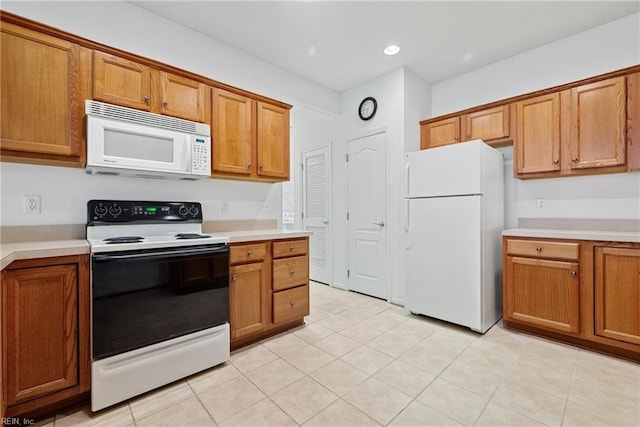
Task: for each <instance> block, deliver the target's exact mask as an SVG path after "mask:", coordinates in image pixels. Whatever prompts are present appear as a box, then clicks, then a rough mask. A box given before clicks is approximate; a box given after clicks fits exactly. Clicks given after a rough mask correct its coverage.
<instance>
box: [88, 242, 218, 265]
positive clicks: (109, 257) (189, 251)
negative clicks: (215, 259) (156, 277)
mask: <svg viewBox="0 0 640 427" xmlns="http://www.w3.org/2000/svg"><path fill="white" fill-rule="evenodd" d="M228 251H229V247H228V246H227V245H224V246H219V247H207V248H182V249H168V250H167V249H164V250H162V251H150V252H127V253H117V252H116V253H109V254H94V255H93V257H92V258H93V261H95V262H113V261H128V260H138V259H145V260H148V259H154V258H163V259H167V258H176V257H182V256H188V255H214V254H219V253H225V252H228Z"/></svg>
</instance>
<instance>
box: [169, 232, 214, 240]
mask: <svg viewBox="0 0 640 427" xmlns="http://www.w3.org/2000/svg"><path fill="white" fill-rule="evenodd" d="M175 237H176V239H178V240H187V239H206V238H208V237H211V236H207V235H206V234H198V233H178V234H176V236H175Z"/></svg>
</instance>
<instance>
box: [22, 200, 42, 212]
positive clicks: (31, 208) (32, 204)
mask: <svg viewBox="0 0 640 427" xmlns="http://www.w3.org/2000/svg"><path fill="white" fill-rule="evenodd" d="M24 212H25V213H29V214H39V213H40V196H24Z"/></svg>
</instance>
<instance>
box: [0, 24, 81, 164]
mask: <svg viewBox="0 0 640 427" xmlns="http://www.w3.org/2000/svg"><path fill="white" fill-rule="evenodd" d="M1 32H2V33H1V34H2V40H1V46H2V49H1V60H0V66H1V89H0V90H1V92H2V96H1V97H0V98H1V104H2V107H1V109H2V110H1V117H2V120H0V123H1V125H0V126H1V127H0V148H1V150H2V157H3V158H5V159H9V160H18V161H19V160H20V159H22V160H23V161H31V162H34V163H49V164H71V165H76V166H83V165H84V163H85V162H86V144H85V135H84V128H83V113H84V100H85V99H86V98H87V97H88V96H89V93H90V79H89V73H90V67H91V64H90V57H91V51H90V50H88V49H85V48H83V47H80V46H79V45H77V44H74V43H70V42H68V41H66V40H62V39H58V38H55V37H52V36H49V35H46V34H42V33H39V32H37V31H33V30H30V29H26V28H23V27H20V26H17V25H14V24H11V23H8V22H3V23H2V26H1Z"/></svg>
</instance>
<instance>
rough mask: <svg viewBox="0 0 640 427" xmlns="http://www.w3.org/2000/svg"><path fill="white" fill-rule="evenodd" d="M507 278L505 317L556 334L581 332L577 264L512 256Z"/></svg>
mask: <svg viewBox="0 0 640 427" xmlns="http://www.w3.org/2000/svg"><path fill="white" fill-rule="evenodd" d="M505 276H506V280H507V283H509V286H508V288H507V289H505V293H504V298H505V300H504V315H505V318H508V319H513V320H519V321H523V322H527V323H529V324H532V325H535V326H539V327H541V328H546V329H551V330H555V331H561V332H568V333H577V332H578V331H579V327H580V316H579V311H580V294H579V290H580V288H579V285H580V283H579V279H578V264H577V263H575V262H567V261H552V260H546V259H532V258H522V257H513V256H510V257H508V258H507V265H506V268H505Z"/></svg>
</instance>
